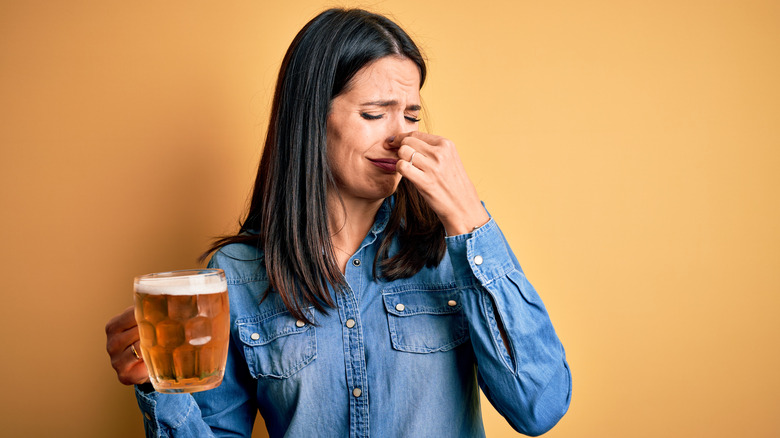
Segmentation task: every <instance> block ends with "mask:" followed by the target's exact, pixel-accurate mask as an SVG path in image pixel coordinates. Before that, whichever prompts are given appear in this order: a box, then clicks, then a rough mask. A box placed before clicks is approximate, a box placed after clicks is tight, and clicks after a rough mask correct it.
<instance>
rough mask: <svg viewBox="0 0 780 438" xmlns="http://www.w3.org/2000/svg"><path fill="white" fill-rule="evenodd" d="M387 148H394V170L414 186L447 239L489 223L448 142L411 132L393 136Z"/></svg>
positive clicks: (458, 159)
mask: <svg viewBox="0 0 780 438" xmlns="http://www.w3.org/2000/svg"><path fill="white" fill-rule="evenodd" d="M391 145H392V146H395V147H397V148H398V158H399V160H398V162H397V163H396V167H395V168H396V171H398V173H400V174H401V176H403V177H404V178H406V179H408V180H409V181H410V182H411V183H412V184H414V185H415V187H417V190H418V191H419V192H420V194H421V195H422V196H423V197H424V198H425V200H426V201H428V204H429V205H430V206H431V208H433V210H434V211H435V212H436V214H437V215H438V216H439V219H440V220H441V222H442V224H443V225H444V229H445V230H446V231H447V235H448V236H455V235H458V234H465V233H469V232H471V231H472V230H473V229H474V228H475V227H479V226H482V225H484V224H485V223H487V221H488V220H490V217H489V216H488V214H487V212H486V211H485V209H484V208H483V207H482V203H481V202H480V199H479V195H477V189H476V188H475V187H474V184H472V182H471V180H470V179H469V177H468V175H467V174H466V169H465V168H464V167H463V162H461V160H460V157H459V156H458V151H457V150H456V149H455V144H454V143H453V142H452V141H450V140H448V139H446V138H444V137H439V136H437V135H432V134H427V133H425V132H419V131H414V132H406V133H403V134H399V135H396V136H395V138H394V139H393V141H392V142H391Z"/></svg>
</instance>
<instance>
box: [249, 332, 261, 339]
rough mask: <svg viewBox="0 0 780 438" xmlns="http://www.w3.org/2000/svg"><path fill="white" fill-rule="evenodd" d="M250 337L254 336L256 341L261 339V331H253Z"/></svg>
mask: <svg viewBox="0 0 780 438" xmlns="http://www.w3.org/2000/svg"><path fill="white" fill-rule="evenodd" d="M249 337H250V338H252V340H253V341H256V340H258V339H260V333H252V335H251V336H249Z"/></svg>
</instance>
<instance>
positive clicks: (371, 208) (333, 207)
mask: <svg viewBox="0 0 780 438" xmlns="http://www.w3.org/2000/svg"><path fill="white" fill-rule="evenodd" d="M342 202H343V203H342ZM382 202H383V200H379V201H370V202H368V201H365V200H358V199H352V198H343V199H342V200H339V199H338V198H337V197H335V196H332V197H329V199H328V218H329V224H328V226H329V227H330V230H331V236H330V239H331V243H332V245H333V252H334V255H335V256H336V261H337V263H338V266H339V269H340V270H341V272H342V273H344V272H345V270H346V267H347V262H348V261H349V258H350V257H351V256H352V254H354V253H355V251H357V249H358V248H359V247H360V244H361V243H362V242H363V239H364V238H365V237H366V234H368V232H369V230H371V227H372V226H373V225H374V218H375V217H376V213H377V211H379V207H381V206H382Z"/></svg>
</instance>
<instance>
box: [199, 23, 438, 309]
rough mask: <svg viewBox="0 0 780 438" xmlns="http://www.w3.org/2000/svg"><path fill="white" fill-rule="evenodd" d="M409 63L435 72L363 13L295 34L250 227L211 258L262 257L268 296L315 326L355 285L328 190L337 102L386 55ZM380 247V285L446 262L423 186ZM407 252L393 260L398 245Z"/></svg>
mask: <svg viewBox="0 0 780 438" xmlns="http://www.w3.org/2000/svg"><path fill="white" fill-rule="evenodd" d="M392 55H395V56H403V57H406V58H408V59H410V60H412V61H413V62H414V63H415V64H417V67H418V68H419V70H420V87H422V84H423V83H424V82H425V75H426V67H425V61H424V59H423V57H422V55H421V53H420V50H419V49H418V48H417V46H416V45H415V44H414V42H413V41H412V39H411V38H410V37H409V36H408V35H407V34H406V33H405V32H404V31H403V30H402V29H401V28H400V27H399V26H398V25H396V24H395V23H393V22H392V21H391V20H389V19H387V18H385V17H383V16H381V15H377V14H373V13H370V12H366V11H363V10H359V9H330V10H327V11H325V12H323V13H321V14H319V15H318V16H317V17H315V18H314V19H312V20H311V21H310V22H309V23H308V24H306V26H304V28H303V29H301V31H300V32H299V33H298V35H296V37H295V39H294V40H293V42H292V44H291V45H290V48H289V49H288V50H287V53H286V54H285V57H284V60H283V61H282V66H281V69H280V71H279V78H278V81H277V84H276V92H275V94H274V99H273V104H272V108H271V118H270V121H269V125H268V133H267V136H266V140H265V146H264V149H263V154H262V157H261V159H260V166H259V168H258V172H257V178H256V180H255V185H254V190H253V193H252V198H251V202H250V206H249V212H248V213H247V215H246V218H245V219H244V220H243V221H242V222H241V227H240V231H239V232H238V234H237V235H234V236H228V237H223V238H221V239H218V240H217V241H215V242H214V245H213V246H212V247H211V248H210V249H209V251H208V252H207V253H206V254H204V258H205V257H206V256H207V255H208V254H210V253H211V252H213V251H216V250H218V249H219V248H221V247H223V246H225V245H228V244H231V243H244V244H248V245H252V246H254V247H256V248H258V249H260V250H262V253H263V256H264V260H263V263H264V265H265V269H266V272H267V274H268V279H269V286H270V288H269V290H268V291H266V294H268V293H270V292H271V290H273V291H276V292H278V293H279V294H280V295H281V298H282V300H283V302H284V304H285V306H286V307H287V309H288V310H289V311H290V312H291V313H292V314H293V315H294V316H295V317H296V318H299V319H302V320H304V321H307V322H312V321H311V318H310V316H311V315H306V314H305V313H304V311H303V309H305V308H307V307H309V306H314V307H315V308H316V309H317V310H318V311H320V312H324V311H326V307H334V302H333V299H332V298H331V296H330V294H329V292H328V285H329V284H330V285H332V286H333V288H334V289H335V290H336V291H337V292H338V291H339V290H342V289H343V288H344V287H345V286H346V284H345V283H344V278H343V276H342V275H341V272H340V271H339V269H338V266H337V263H336V257H335V254H334V252H333V248H332V245H331V236H330V232H329V229H328V210H327V198H326V196H327V190H328V189H329V188H330V189H332V190H335V189H336V184H335V182H334V177H333V174H332V173H331V170H330V167H329V165H328V161H327V149H326V135H325V132H326V123H327V117H328V111H329V109H330V103H331V100H333V98H335V97H336V96H338V95H339V94H340V93H342V92H344V91H345V89H346V87H347V86H348V84H349V82H350V80H351V79H352V78H353V77H354V75H355V74H356V73H357V72H358V71H359V70H360V69H361V68H363V67H364V66H366V65H367V64H368V63H370V62H372V61H375V60H377V59H380V58H382V57H385V56H392ZM394 196H395V199H394V203H393V210H392V213H391V215H390V219H389V222H388V225H387V227H386V231H385V236H384V238H383V240H382V243H381V244H380V248H379V253H378V256H377V262H375V264H374V276H375V277H377V265H378V267H379V271H380V272H379V276H380V277H381V278H383V279H385V280H394V279H398V278H406V277H410V276H412V275H414V274H416V273H417V272H419V271H420V269H422V268H423V267H424V266H436V265H438V264H439V262H441V259H442V257H444V254H445V251H446V246H445V242H444V227H443V226H442V224H441V222H440V221H439V219H438V217H437V216H436V214H435V212H434V211H433V210H432V209H431V208H430V206H429V205H428V204H427V203H426V202H425V200H424V199H423V198H422V196H421V195H420V194H419V192H418V191H417V190H416V189H415V188H414V186H413V185H412V184H411V183H409V182H408V181H406V180H405V179H402V180H401V182H400V183H399V186H398V189H397V190H396V193H395V195H394ZM395 237H397V238H398V240H399V243H400V249H399V250H398V252H397V253H396V254H394V255H392V256H390V255H389V251H390V246H391V243H392V241H393V239H394V238H395Z"/></svg>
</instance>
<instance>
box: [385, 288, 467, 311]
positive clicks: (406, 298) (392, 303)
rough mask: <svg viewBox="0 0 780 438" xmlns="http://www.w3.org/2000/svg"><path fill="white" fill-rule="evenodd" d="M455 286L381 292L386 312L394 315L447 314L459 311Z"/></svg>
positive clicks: (459, 306) (459, 304)
mask: <svg viewBox="0 0 780 438" xmlns="http://www.w3.org/2000/svg"><path fill="white" fill-rule="evenodd" d="M458 298H459V296H458V289H457V288H454V287H452V288H446V289H409V290H399V291H386V292H384V293H383V294H382V299H383V300H384V303H385V309H386V310H387V313H390V314H391V315H395V316H411V315H420V314H428V315H449V314H453V313H458V312H460V309H461V307H462V304H461V303H460V300H459V299H458Z"/></svg>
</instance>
